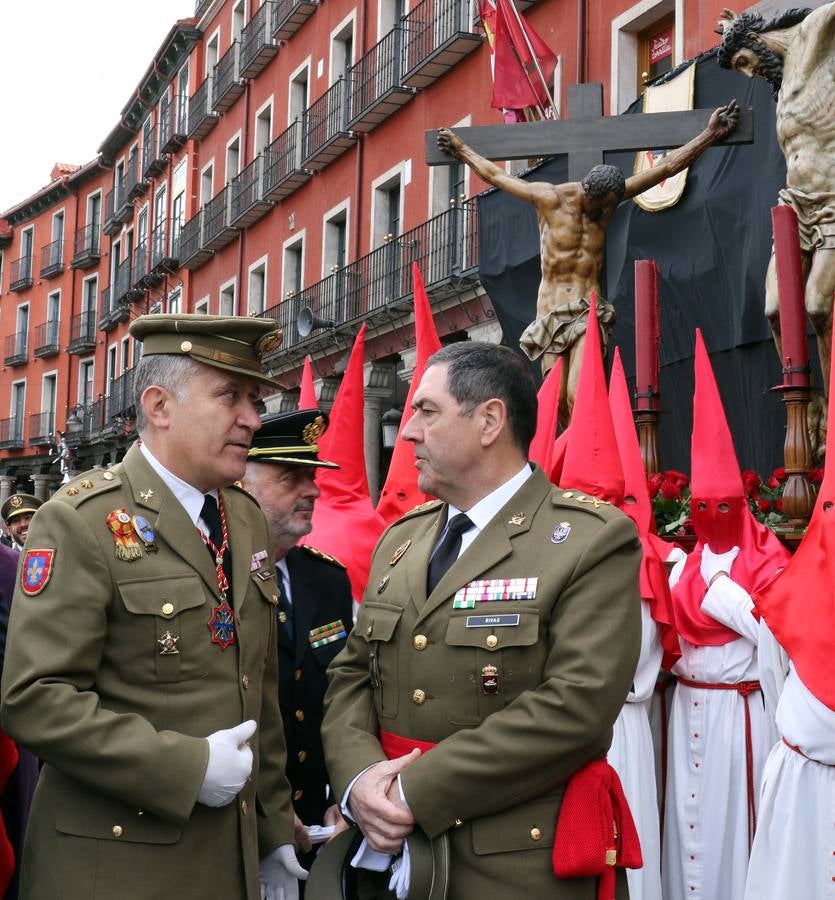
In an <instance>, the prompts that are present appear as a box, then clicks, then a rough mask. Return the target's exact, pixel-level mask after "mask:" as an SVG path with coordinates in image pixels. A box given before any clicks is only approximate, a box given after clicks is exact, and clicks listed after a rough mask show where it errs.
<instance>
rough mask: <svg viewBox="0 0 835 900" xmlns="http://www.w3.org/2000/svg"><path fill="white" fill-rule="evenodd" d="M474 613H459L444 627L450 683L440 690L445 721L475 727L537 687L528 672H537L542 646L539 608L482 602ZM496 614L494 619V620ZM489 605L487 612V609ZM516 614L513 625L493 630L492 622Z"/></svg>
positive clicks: (495, 627)
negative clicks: (522, 690) (522, 688)
mask: <svg viewBox="0 0 835 900" xmlns="http://www.w3.org/2000/svg"><path fill="white" fill-rule="evenodd" d="M481 606H482V607H484V609H479V610H478V612H477V613H469V612H468V613H465V614H458V615H455V616H453V617H452V618H450V620H449V623H448V624H447V631H446V644H447V647H449V648H451V649H450V651H449V653H448V654H447V670H448V673H449V675H448V677H449V684H448V686H447V689H446V690H445V691H444V705H445V708H446V714H447V718H448V719H449V721H450V722H452V723H453V724H455V725H477V724H479V723H480V722H483V721H484V719H486V718H487V716H489V715H490V713H492V712H495V711H496V710H497V709H501V708H502V707H504V706H505V705H506V704H507V703H509V702H510V701H511V700H512V699H514V698H515V697H516V696H518V694H519V693H520V685H521V684H524V685H530V686H534V687H535V686H536V684H538V683H539V680H538V678H537V679H531V678H526V677H525V675H526V673H528V674H532V673H533V672H535V671H536V672H538V673H540V672H541V669H542V659H544V647H543V646H542V644H541V642H540V641H539V610H538V609H531V608H522V609H520V608H513V607H512V604H507V603H501V604H498V603H497V604H487V603H485V604H481ZM493 606H495V607H497V609H496V610H495V612H496V616H492V613H493V612H494V609H493ZM488 607H489V608H488ZM508 615H510V616H512V617H514V618H515V617H517V616H518V622H516V623H515V624H512V625H502V626H494V625H490V624H489V619H490V618H499V617H500V616H501V617H502V618H505V620H506V617H507V616H508Z"/></svg>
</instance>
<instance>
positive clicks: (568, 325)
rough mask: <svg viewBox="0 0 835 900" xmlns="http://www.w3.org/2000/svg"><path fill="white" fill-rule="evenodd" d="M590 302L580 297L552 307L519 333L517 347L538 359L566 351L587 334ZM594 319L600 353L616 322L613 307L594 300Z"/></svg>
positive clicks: (530, 357) (528, 355) (604, 348)
mask: <svg viewBox="0 0 835 900" xmlns="http://www.w3.org/2000/svg"><path fill="white" fill-rule="evenodd" d="M589 307H590V303H589V301H588V300H587V299H586V298H585V297H582V298H581V299H579V300H572V301H571V302H570V303H566V304H564V305H563V306H558V307H557V308H556V309H552V310H551V312H549V313H548V315H546V316H543V317H542V318H541V319H537V321H536V322H532V323H531V324H530V325H528V327H527V328H526V329H525V330H524V331H523V332H522V336H521V337H520V338H519V346H520V347H521V348H522V350H523V352H524V353H525V355H526V356H527V357H528V358H529V359H539V357H540V356H542V354H543V353H546V352H548V353H556V354H562V353H568V351H569V350H570V349H571V348H572V347H573V346H574V344H575V343H576V342H577V341H578V340H579V339H580V338H581V337H582V336H583V335H584V334H585V333H586V328H587V326H588V321H589ZM597 321H598V324H599V325H600V340H601V342H602V343H601V346H602V348H603V353H604V354H605V353H606V346H607V344H608V342H609V333H610V332H611V330H612V326H613V325H614V322H615V308H614V306H612V304H611V303H607V302H606V301H605V300H602V299H600V300H598V301H597Z"/></svg>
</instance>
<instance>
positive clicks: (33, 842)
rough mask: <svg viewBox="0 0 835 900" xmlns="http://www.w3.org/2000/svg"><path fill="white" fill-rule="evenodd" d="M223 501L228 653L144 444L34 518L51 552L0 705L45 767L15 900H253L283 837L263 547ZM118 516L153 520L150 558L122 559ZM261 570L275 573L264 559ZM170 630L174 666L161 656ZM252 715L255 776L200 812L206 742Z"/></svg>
mask: <svg viewBox="0 0 835 900" xmlns="http://www.w3.org/2000/svg"><path fill="white" fill-rule="evenodd" d="M223 498H224V505H225V510H226V516H227V523H228V529H229V540H230V546H231V551H232V565H233V577H232V586H233V603H232V605H233V606H234V610H235V618H236V623H237V644H236V645H232V646H229V647H228V648H227V649H226V650H221V648H220V646H218V645H217V644H213V643H212V640H211V632H210V630H209V627H208V622H209V620H210V619H211V618H212V607H213V606H216V605H217V604H218V603H219V599H218V585H217V574H216V571H215V568H214V566H213V564H212V560H211V557H210V555H209V553H208V552H207V550H206V546H205V544H204V543H203V540H202V538H201V537H200V535H199V533H198V531H197V529H196V528H195V527H194V525H193V524H192V522H191V519H190V518H189V517H188V515H187V513H186V512H185V510H184V509H183V507H182V505H181V504H180V503H179V501H177V499H176V498H175V497H174V496H173V494H172V493H171V492H170V491H169V490H168V488H167V487H166V486H165V484H164V483H163V482H162V480H161V479H160V478H159V476H158V475H157V474H156V473H155V472H154V471H153V469H152V468H151V467H150V466H149V465H148V463H147V461H146V460H145V458H144V457H143V456H142V454H141V452H140V451H139V448H138V447H134V448H132V449H131V450H130V451H129V452H128V454H127V456H126V457H125V460H124V462H123V463H120V464H119V465H116V466H114V467H113V468H112V469H110V470H109V471H107V472H103V471H100V470H95V471H92V472H89V473H87V474H86V475H84V476H81V477H80V478H78V479H76V480H75V481H73V482H71V483H70V484H68V485H66V486H65V487H64V488H62V489H61V491H60V492H59V493H58V494H57V495H56V496H55V497H54V498H53V499H52V500H50V501H49V502H48V503H46V504H45V505H44V506H43V507H42V508H41V509H40V510H38V512H37V513H36V515H35V517H34V519H33V521H32V526H31V528H30V531H29V537H28V540H27V544H26V549H27V551H30V550H33V549H44V548H46V549H54V551H55V557H54V563H53V568H52V572H51V576H50V578H49V581H48V582H47V583H46V586H45V587H44V588H43V590H41V591H40V593H37V594H36V595H35V596H28V595H27V594H25V593H24V592H23V591H22V589H21V584H20V581H19V583H18V586H17V589H16V591H15V602H14V612H13V613H12V619H11V625H10V631H9V642H8V646H7V649H6V662H5V670H4V672H3V707H2V717H3V728H4V729H5V730H6V731H7V732H8V733H9V734H10V735H12V736H13V737H14V739H15V740H17V741H19V742H20V743H22V744H24V745H25V746H26V747H28V748H29V749H31V750H32V751H34V752H35V753H36V754H37V755H38V756H39V757H40V758H41V759H42V760H43V762H44V767H43V770H42V773H41V778H40V781H39V784H38V788H37V790H36V792H35V799H34V803H33V807H32V813H31V818H30V822H29V830H28V833H27V838H26V847H25V851H24V857H23V866H22V868H23V871H22V884H21V897H26V900H117V898H118V900H151V898H157V897H172V898H177V900H185V898H188V900H191V898H194V900H205V898H210V897H211V898H214V897H217V898H221V897H222V898H224V900H244V898H245V900H258V898H260V890H259V878H258V875H259V872H258V864H259V856H260V855H265V854H266V853H268V852H270V851H272V850H273V849H274V848H275V847H277V846H279V845H280V844H284V843H289V842H291V841H292V837H293V828H292V811H291V807H290V797H289V787H288V785H287V782H286V779H285V777H284V763H285V759H284V738H283V734H282V728H281V720H280V717H279V713H278V704H277V699H276V698H277V680H276V679H277V676H276V669H277V664H276V659H277V657H276V617H275V606H274V600H276V599H277V598H274V594H275V579H274V577H270V578H268V579H267V580H261V579H260V578H258V577H257V572H256V571H252V572H251V571H250V569H251V567H252V558H253V554H254V553H257V552H258V551H261V550H268V549H269V547H270V546H271V543H270V539H269V536H268V531H267V525H266V522H265V520H264V517H263V514H262V513H261V511H260V509H259V508H258V506H257V504H256V503H255V502H254V500H252V498H250V497H249V495H247V494H245V493H244V492H243V491H240V490H238V489H237V488H234V487H232V488H227V489H225V490H224V491H223ZM122 508H123V509H125V510H126V511H127V512H128V514H130V515H131V516H133V515H135V514H139V515H141V516H144V517H145V518H146V519H147V520H148V522H149V523H150V524H151V526H152V528H153V531H154V534H155V537H156V544H157V547H158V549H157V551H156V552H152V551H150V550H146V551H143V552H142V554H141V557H140V558H139V559H136V560H133V561H130V562H128V561H123V560H120V559H117V557H116V554H115V542H114V535H113V533H112V532H111V530H110V528H109V527H108V525H107V517H108V514H109V513H111V512H112V511H113V510H119V509H122ZM141 546H142V542H141V541H140V547H141ZM260 566H261V568H262V569H265V570H267V571H268V572H270V573H274V569H273V566H272V559H271V557H269V558H266V559H263V560H262V561H261V563H260ZM260 570H261V569H259V571H260ZM21 577H23V573H21ZM166 632H170V634H171V635H172V636H174V637H176V638H177V641H176V650H177V652H176V653H168V654H163V653H161V650H162V647H161V645H160V644H159V640H160V639H161V638H162V637H163V635H164V634H165V633H166ZM246 719H255V720H256V721H257V723H258V731H257V732H256V734H255V736H254V738H253V739H252V747H253V751H254V756H255V762H254V767H253V772H252V777H251V779H250V781H249V782H248V783H247V784H246V785H245V786H244V788H243V790H242V791H241V793H240V794H239V796H238V798H237V800H236V801H233V802H232V803H231V804H230V805H228V806H225V807H222V808H219V809H213V808H209V807H207V806H203V805H202V804H199V803H196V800H197V794H198V792H199V790H200V787H201V785H202V782H203V776H204V774H205V771H206V764H207V762H208V744H207V743H206V741H205V740H204V738H205V737H206V736H207V735H209V734H211V733H212V732H214V731H217V730H219V729H222V728H230V727H233V726H235V725H237V724H239V723H240V722H242V721H244V720H246ZM259 751H260V752H259Z"/></svg>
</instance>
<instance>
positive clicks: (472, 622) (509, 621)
mask: <svg viewBox="0 0 835 900" xmlns="http://www.w3.org/2000/svg"><path fill="white" fill-rule="evenodd" d="M518 624H519V613H507V614H502V615H499V616H467V628H503V627H505V626H507V625H518Z"/></svg>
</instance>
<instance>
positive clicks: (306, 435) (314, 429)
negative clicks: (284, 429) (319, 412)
mask: <svg viewBox="0 0 835 900" xmlns="http://www.w3.org/2000/svg"><path fill="white" fill-rule="evenodd" d="M324 430H325V420H324V419H323V418H322V417H321V416H316V418H315V419H314V420H313V421H312V422H308V424H307V425H305V426H304V430H303V431H302V440H303V441H304V442H305V444H311V445H312V444H315V443H316V442H317V441H318V440H319V438H320V437H321V436H322V433H323V432H324Z"/></svg>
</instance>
